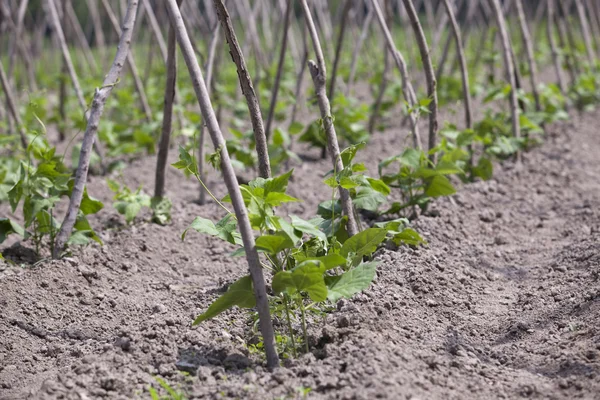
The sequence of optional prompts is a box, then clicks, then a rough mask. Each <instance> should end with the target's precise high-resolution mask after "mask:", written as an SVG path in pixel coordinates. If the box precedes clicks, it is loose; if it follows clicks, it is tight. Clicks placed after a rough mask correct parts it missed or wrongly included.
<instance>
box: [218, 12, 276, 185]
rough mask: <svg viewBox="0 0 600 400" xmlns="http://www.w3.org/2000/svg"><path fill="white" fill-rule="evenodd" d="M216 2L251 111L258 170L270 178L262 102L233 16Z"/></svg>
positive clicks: (262, 175)
mask: <svg viewBox="0 0 600 400" xmlns="http://www.w3.org/2000/svg"><path fill="white" fill-rule="evenodd" d="M214 4H215V9H216V10H217V17H218V19H219V21H220V22H221V26H222V27H223V30H224V32H225V39H226V40H227V44H228V45H229V52H230V53H231V58H232V59H233V62H234V63H235V65H236V67H237V72H238V77H239V79H240V86H241V88H242V93H243V94H244V96H245V97H246V104H247V105H248V111H249V112H250V121H251V122H252V130H253V131H254V140H255V142H256V153H257V154H258V172H259V175H260V177H261V178H270V177H271V165H270V162H269V149H268V147H267V136H266V135H265V128H264V125H263V119H262V113H261V111H260V104H259V102H258V98H257V96H256V92H255V90H254V85H253V84H252V79H251V78H250V74H249V73H248V67H247V66H246V60H245V59H244V55H243V54H242V49H241V48H240V44H239V43H238V39H237V36H236V35H235V31H234V30H233V23H232V22H231V17H230V16H229V12H228V11H227V8H226V7H225V3H224V2H223V0H214Z"/></svg>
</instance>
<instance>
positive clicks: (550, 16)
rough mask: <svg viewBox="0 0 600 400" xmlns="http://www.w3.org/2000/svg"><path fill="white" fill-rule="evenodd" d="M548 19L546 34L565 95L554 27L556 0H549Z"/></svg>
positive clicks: (557, 76)
mask: <svg viewBox="0 0 600 400" xmlns="http://www.w3.org/2000/svg"><path fill="white" fill-rule="evenodd" d="M547 6H548V9H547V12H548V21H547V24H546V34H547V35H548V42H550V51H551V52H552V62H553V63H554V71H555V72H556V81H557V82H558V87H559V88H560V92H561V93H562V94H563V96H564V95H566V93H567V85H566V84H565V79H564V77H563V74H562V67H561V65H560V64H561V63H560V53H559V51H558V47H557V46H556V40H555V38H554V31H553V29H552V27H553V26H554V22H555V18H554V0H548V4H547Z"/></svg>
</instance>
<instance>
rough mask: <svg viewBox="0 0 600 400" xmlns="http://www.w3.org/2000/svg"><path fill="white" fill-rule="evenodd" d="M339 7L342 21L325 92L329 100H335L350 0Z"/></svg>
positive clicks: (350, 5) (350, 4)
mask: <svg viewBox="0 0 600 400" xmlns="http://www.w3.org/2000/svg"><path fill="white" fill-rule="evenodd" d="M340 7H344V8H343V10H342V22H341V25H340V32H339V36H338V40H337V43H336V45H335V58H334V59H333V68H332V70H331V79H330V80H329V90H328V92H327V97H328V98H329V99H330V101H332V102H333V101H335V80H336V77H337V70H338V66H339V63H340V55H341V53H342V45H343V44H344V36H345V34H346V25H347V24H346V22H347V19H348V13H349V12H350V9H351V8H352V0H346V2H345V4H344V5H343V6H342V5H340Z"/></svg>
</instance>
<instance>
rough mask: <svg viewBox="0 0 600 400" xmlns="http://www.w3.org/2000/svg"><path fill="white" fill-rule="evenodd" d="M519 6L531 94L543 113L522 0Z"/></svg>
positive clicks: (537, 108) (518, 2) (517, 1)
mask: <svg viewBox="0 0 600 400" xmlns="http://www.w3.org/2000/svg"><path fill="white" fill-rule="evenodd" d="M516 5H517V16H518V18H519V26H520V27H521V35H522V36H523V42H524V44H525V51H526V54H527V63H528V64H529V79H530V81H531V93H533V98H534V101H535V110H536V111H538V112H539V111H541V109H542V105H541V103H540V94H539V91H538V87H537V85H538V79H537V66H536V64H535V56H534V54H533V43H532V41H531V34H530V33H529V27H528V26H527V21H526V20H525V12H524V11H523V2H522V0H516Z"/></svg>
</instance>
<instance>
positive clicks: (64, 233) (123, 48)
mask: <svg viewBox="0 0 600 400" xmlns="http://www.w3.org/2000/svg"><path fill="white" fill-rule="evenodd" d="M50 1H52V0H50ZM137 7H138V0H129V5H128V6H127V13H126V15H125V19H124V22H123V34H122V35H121V38H120V40H119V47H118V48H117V53H116V56H115V59H114V62H113V64H112V66H111V67H110V70H109V71H108V74H107V75H106V77H105V78H104V83H103V84H102V87H100V88H98V89H96V93H95V94H94V100H93V101H92V107H91V109H90V113H89V117H88V122H87V127H86V129H85V134H84V135H83V141H82V143H81V152H80V155H79V165H78V166H77V172H76V174H75V183H74V185H73V191H72V192H71V200H70V202H69V208H68V210H67V215H66V216H65V219H64V221H63V223H62V225H61V227H60V231H59V232H58V235H56V240H55V243H54V248H53V249H52V257H54V258H58V257H59V256H60V254H61V253H62V251H63V250H64V248H65V245H66V243H67V241H68V240H69V237H70V236H71V232H72V231H73V226H75V222H76V221H77V216H78V214H79V207H80V206H81V200H82V198H83V192H84V190H85V182H86V181H87V175H88V170H89V167H90V156H91V151H92V146H93V144H94V141H95V139H96V133H97V132H98V126H99V124H100V118H101V117H102V112H103V111H104V105H105V104H106V100H107V99H108V96H109V95H110V93H111V92H112V90H113V88H114V86H115V85H116V84H117V82H118V79H119V76H120V74H121V69H122V68H123V64H124V62H125V59H126V57H127V53H129V46H130V43H131V34H132V31H133V26H134V24H135V16H136V12H137Z"/></svg>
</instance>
